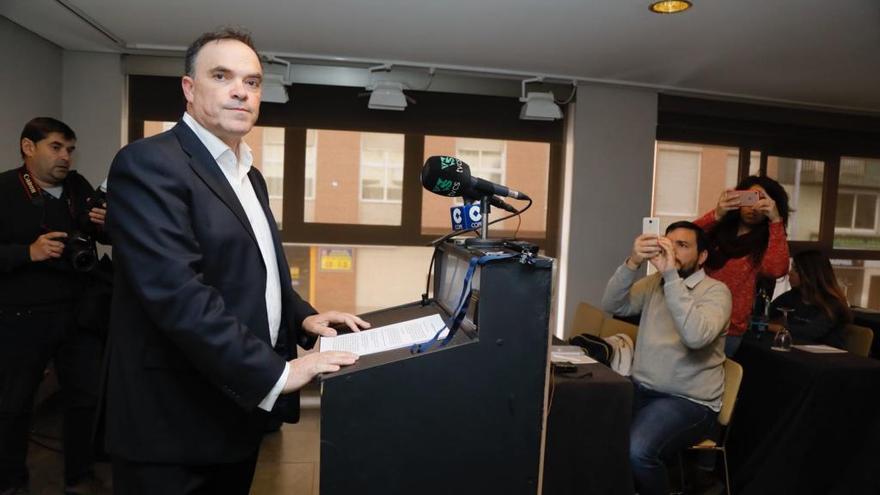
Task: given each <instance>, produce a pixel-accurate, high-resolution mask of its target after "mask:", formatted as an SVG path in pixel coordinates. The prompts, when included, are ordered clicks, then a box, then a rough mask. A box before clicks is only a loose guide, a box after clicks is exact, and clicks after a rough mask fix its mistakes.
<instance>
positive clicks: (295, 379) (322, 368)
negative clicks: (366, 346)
mask: <svg viewBox="0 0 880 495" xmlns="http://www.w3.org/2000/svg"><path fill="white" fill-rule="evenodd" d="M315 316H317V315H315ZM357 360H358V355H357V354H354V353H351V352H345V351H327V352H313V353H312V354H308V355H305V356H303V357H301V358H296V359H292V360H290V361H289V362H288V364H290V373H289V374H288V375H287V383H285V384H284V388H283V389H282V390H281V393H283V394H286V393H289V392H293V391H295V390H299V389H301V388H303V387H304V386H305V385H306V384H307V383H309V382H310V381H312V379H313V378H315V376H316V375H318V374H319V373H332V372H334V371H339V369H340V368H341V367H342V366H348V365H350V364H354V363H355V361H357Z"/></svg>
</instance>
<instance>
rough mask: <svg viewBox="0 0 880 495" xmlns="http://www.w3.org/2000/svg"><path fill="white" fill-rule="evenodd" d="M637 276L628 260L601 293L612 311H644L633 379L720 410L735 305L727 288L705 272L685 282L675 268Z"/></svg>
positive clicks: (693, 275) (615, 312)
mask: <svg viewBox="0 0 880 495" xmlns="http://www.w3.org/2000/svg"><path fill="white" fill-rule="evenodd" d="M637 277H638V272H637V271H636V270H632V269H630V268H629V267H628V266H626V264H625V263H624V264H623V265H621V266H620V267H619V268H618V269H617V271H616V272H614V275H613V276H612V277H611V280H609V281H608V285H607V286H606V287H605V295H604V296H603V297H602V307H603V308H604V309H605V311H608V312H609V313H613V314H615V315H618V316H628V315H634V314H638V313H641V314H642V316H641V319H640V321H639V333H638V336H637V338H636V350H635V358H634V362H633V373H632V374H633V378H634V379H635V380H636V381H638V382H640V383H642V384H644V385H646V386H647V387H649V388H651V389H653V390H657V391H659V392H664V393H667V394H672V395H677V396H681V397H684V398H687V399H691V400H693V401H695V402H698V403H700V404H704V405H706V406H708V407H710V408H712V409H713V410H715V411H718V410H720V408H721V394H722V393H723V392H724V366H723V365H724V359H725V356H724V336H725V329H726V328H727V322H728V320H729V319H730V307H731V301H730V291H729V290H728V289H727V286H726V285H724V284H723V283H722V282H719V281H717V280H715V279H712V278H709V277H708V276H706V274H705V272H704V271H703V270H699V271H697V272H695V273H693V274H692V275H691V276H689V277H688V278H687V279H685V280H682V278H681V277H680V276H679V275H678V273H677V272H676V271H675V270H671V271H669V272H667V273H666V274H665V275H664V276H662V277H661V274H660V273H655V274H653V275H651V276H648V277H645V278H642V279H641V280H639V281H638V282H636V278H637ZM661 281H662V282H663V283H661Z"/></svg>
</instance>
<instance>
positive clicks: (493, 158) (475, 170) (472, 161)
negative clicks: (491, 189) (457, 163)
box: [455, 138, 505, 184]
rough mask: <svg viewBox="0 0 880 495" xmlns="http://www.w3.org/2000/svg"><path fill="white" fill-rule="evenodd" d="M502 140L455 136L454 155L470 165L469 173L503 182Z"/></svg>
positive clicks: (503, 147)
mask: <svg viewBox="0 0 880 495" xmlns="http://www.w3.org/2000/svg"><path fill="white" fill-rule="evenodd" d="M504 144H505V143H504V141H500V140H497V139H470V138H457V139H456V140H455V148H456V153H455V156H456V157H458V158H459V159H461V161H463V162H465V163H467V164H468V165H469V166H470V167H471V175H473V176H474V177H479V178H481V179H486V180H487V181H489V182H494V183H496V184H504V183H505V180H504V178H505V177H504V168H505V167H504V150H505V146H504Z"/></svg>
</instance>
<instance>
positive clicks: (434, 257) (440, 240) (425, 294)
mask: <svg viewBox="0 0 880 495" xmlns="http://www.w3.org/2000/svg"><path fill="white" fill-rule="evenodd" d="M528 202H529V203H528V204H527V205H526V207H525V208H523V209H522V210H519V211H518V212H516V213H511V214H510V215H507V216H504V217H501V218H498V219H495V220H492V221H491V222H489V223H488V225H492V224H495V223H498V222H503V221H505V220H507V219H508V218H513V217H517V216H520V215H522V214H523V213H525V212H526V210H528V209H529V208H531V207H532V198H529V199H528ZM477 230H480V227H476V228H473V229H468V230H455V231H452V232H450V233H448V234H446V235H444V236H442V237H439V238H437V239H434V240H433V241H431V242H430V243H428V244H427V246H432V247H433V248H434V253H433V254H431V262H430V263H429V264H428V278H427V280H426V281H425V292H423V293H422V306H427V305H428V293H429V292H430V290H431V274H432V273H433V271H434V263H435V262H436V261H437V252H438V251H440V249H439V248H438V246H439V245H440V244H443V243H444V242H446V241H448V240H449V239H452V238H453V237H456V236H458V235H460V234H464V233H467V232H476V231H477ZM518 232H519V226H517V229H516V232H515V233H514V235H513V237H514V239H515V238H516V234H517V233H518Z"/></svg>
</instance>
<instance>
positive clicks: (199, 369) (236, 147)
mask: <svg viewBox="0 0 880 495" xmlns="http://www.w3.org/2000/svg"><path fill="white" fill-rule="evenodd" d="M185 63H186V68H185V69H186V70H185V71H186V75H185V76H184V77H183V79H182V87H183V92H184V95H185V97H186V102H187V104H186V113H185V114H184V117H183V119H182V120H181V122H179V123H178V124H177V126H175V127H174V128H173V129H171V130H170V131H168V132H164V133H162V134H159V135H157V136H155V137H151V138H148V139H144V140H141V141H137V142H135V143H132V144H130V145H128V146H126V147H125V148H123V149H122V150H121V151H120V152H119V154H118V155H117V156H116V158H115V159H114V161H113V165H112V167H111V169H110V178H109V186H108V192H109V204H110V205H112V206H110V207H109V208H108V209H109V210H110V211H112V213H111V215H110V216H109V218H108V219H107V226H108V231H109V233H110V236H111V239H112V240H113V243H114V261H115V262H116V263H117V277H116V286H115V293H114V298H113V311H112V315H111V330H110V332H111V334H110V342H109V348H110V357H109V374H108V381H107V431H106V436H107V449H108V452H109V453H110V454H111V455H112V456H113V476H114V488H115V490H117V492H118V493H124V494H126V495H128V494H153V493H155V494H163V495H167V494H184V493H186V494H190V493H224V494H227V493H229V494H233V493H241V494H246V493H248V490H249V487H250V483H251V479H252V477H253V472H254V465H255V463H256V458H257V452H258V449H259V445H260V438H261V436H262V434H263V431H264V429H265V427H266V424H267V422H268V421H269V420H270V419H271V418H272V416H273V415H275V416H276V417H282V418H283V419H284V420H285V421H288V422H294V421H296V420H297V419H298V416H299V397H298V395H297V393H296V391H297V390H298V389H300V388H301V387H302V386H304V385H306V384H307V383H308V382H310V381H311V380H312V379H313V378H314V377H315V376H316V375H317V374H318V373H322V372H330V371H336V370H338V369H339V367H340V366H344V365H348V364H352V363H354V362H355V360H356V359H357V356H356V355H354V354H351V353H346V352H320V353H312V354H309V355H306V356H304V357H301V358H296V345H297V344H300V345H301V346H303V347H305V348H309V347H311V346H312V345H313V344H314V341H315V338H316V337H315V336H317V335H327V336H329V335H335V330H333V329H332V328H330V327H328V325H329V324H332V323H345V324H346V325H348V327H350V328H351V329H352V330H358V329H359V327H363V328H366V327H368V326H369V325H368V324H367V323H366V322H364V321H362V320H361V319H360V318H357V317H356V316H353V315H350V314H346V313H340V312H335V311H330V312H327V313H321V314H318V313H317V312H316V311H315V310H314V309H313V308H312V307H311V306H310V305H309V304H308V303H306V302H305V301H303V300H302V299H301V298H300V297H299V296H298V295H297V294H296V293H295V292H294V291H293V289H292V288H291V283H290V275H289V270H288V266H287V262H286V260H285V257H284V251H283V249H282V246H281V242H280V239H279V235H278V231H277V229H276V228H275V220H274V218H273V217H272V213H271V211H270V209H269V200H268V194H267V190H266V183H265V181H264V180H263V177H262V176H261V174H260V173H259V171H257V170H256V169H254V168H253V167H252V166H251V163H252V160H253V158H252V155H251V152H250V149H249V148H248V146H247V144H245V143H244V142H243V141H242V137H243V136H244V135H245V134H247V133H248V132H249V131H250V130H251V128H252V127H253V125H254V123H255V122H256V120H257V115H258V113H259V106H260V91H261V82H262V75H263V73H262V67H261V65H260V61H259V58H258V56H257V53H256V51H255V50H254V48H253V44H252V42H251V39H250V37H249V35H247V34H246V33H242V32H240V31H236V30H232V29H225V30H222V31H218V32H214V33H206V34H204V35H202V36H201V37H200V38H199V39H197V40H196V41H195V42H193V44H192V45H191V46H190V48H189V49H188V50H187V54H186V61H185Z"/></svg>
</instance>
